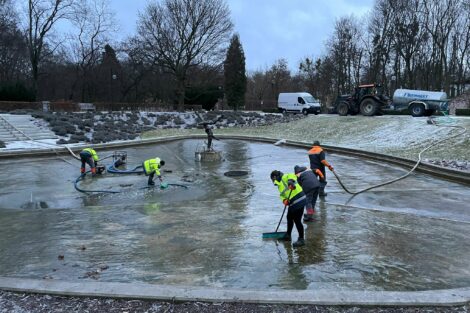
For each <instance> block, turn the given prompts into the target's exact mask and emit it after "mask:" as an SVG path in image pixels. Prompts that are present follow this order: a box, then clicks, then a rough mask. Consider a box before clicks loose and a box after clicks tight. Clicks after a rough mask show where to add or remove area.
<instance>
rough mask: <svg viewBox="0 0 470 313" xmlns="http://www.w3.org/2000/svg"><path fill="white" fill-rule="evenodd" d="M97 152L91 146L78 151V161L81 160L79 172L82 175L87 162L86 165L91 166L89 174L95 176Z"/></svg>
mask: <svg viewBox="0 0 470 313" xmlns="http://www.w3.org/2000/svg"><path fill="white" fill-rule="evenodd" d="M98 160H99V158H98V154H97V153H96V151H95V150H93V149H92V148H86V149H83V150H82V151H81V152H80V161H82V166H81V168H80V173H81V174H82V175H85V164H86V163H88V165H89V166H90V168H91V175H92V176H95V175H96V166H97V165H98Z"/></svg>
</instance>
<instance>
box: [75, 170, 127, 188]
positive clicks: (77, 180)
mask: <svg viewBox="0 0 470 313" xmlns="http://www.w3.org/2000/svg"><path fill="white" fill-rule="evenodd" d="M86 173H90V171H88V172H86ZM86 173H85V174H86ZM83 178H85V175H80V176H78V177H77V179H76V180H75V183H74V186H75V189H76V190H77V191H80V192H83V193H94V192H100V193H120V191H112V190H85V189H81V188H80V187H78V183H79V182H80V181H81V180H82V179H83Z"/></svg>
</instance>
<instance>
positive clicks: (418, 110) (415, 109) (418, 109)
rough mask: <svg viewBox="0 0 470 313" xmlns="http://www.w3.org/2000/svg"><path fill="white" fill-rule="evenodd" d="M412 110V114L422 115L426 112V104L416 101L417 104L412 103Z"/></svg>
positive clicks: (415, 115) (414, 115)
mask: <svg viewBox="0 0 470 313" xmlns="http://www.w3.org/2000/svg"><path fill="white" fill-rule="evenodd" d="M410 111H411V115H412V116H413V117H420V116H423V115H424V112H425V111H426V110H425V108H424V105H422V104H420V103H415V104H413V105H411V108H410Z"/></svg>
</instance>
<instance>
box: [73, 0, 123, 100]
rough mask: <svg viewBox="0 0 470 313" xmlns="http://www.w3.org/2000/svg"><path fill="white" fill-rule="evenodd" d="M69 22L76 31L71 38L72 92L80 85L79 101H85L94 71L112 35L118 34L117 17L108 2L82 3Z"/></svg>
mask: <svg viewBox="0 0 470 313" xmlns="http://www.w3.org/2000/svg"><path fill="white" fill-rule="evenodd" d="M70 21H71V23H72V25H73V27H74V32H73V33H72V34H71V36H70V37H71V42H70V50H69V53H70V58H71V59H72V62H73V63H74V64H75V65H76V71H77V74H76V79H75V82H74V86H73V88H72V92H73V90H74V89H75V87H76V85H77V84H79V83H80V85H81V88H80V99H81V101H86V100H87V90H88V89H89V88H88V84H89V83H90V81H91V80H90V79H89V78H90V77H89V76H90V74H91V71H92V69H93V68H94V67H95V65H96V64H97V62H98V61H99V59H100V56H101V51H103V50H104V46H105V44H106V43H107V42H108V41H109V39H110V36H111V34H112V33H113V32H115V31H116V27H115V20H114V14H113V13H112V12H111V10H110V8H109V1H108V0H83V1H81V2H80V3H79V4H78V5H77V7H76V8H75V10H74V12H73V14H72V15H71V17H70ZM70 98H73V94H71V95H70Z"/></svg>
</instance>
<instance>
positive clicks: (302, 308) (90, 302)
mask: <svg viewBox="0 0 470 313" xmlns="http://www.w3.org/2000/svg"><path fill="white" fill-rule="evenodd" d="M469 309H470V307H469V306H468V305H466V306H457V307H435V308H433V307H383V308H380V307H372V308H363V307H334V306H314V305H270V304H245V303H203V302H184V303H169V302H160V301H141V300H116V299H106V298H86V297H85V298H76V297H61V296H49V295H37V294H21V293H18V294H17V293H11V292H5V291H0V313H26V312H28V313H29V312H35V313H36V312H37V313H46V312H47V313H49V312H67V313H71V312H88V313H94V312H96V313H98V312H99V313H101V312H109V313H114V312H119V313H124V312H128V313H131V312H132V313H134V312H148V313H150V312H162V313H163V312H175V313H179V312H235V313H238V312H240V313H242V312H243V313H245V312H246V313H248V312H253V313H255V312H256V313H264V312H266V313H268V312H279V313H281V312H338V313H343V312H344V313H346V312H354V313H360V312H364V313H373V312H397V313H399V312H403V313H412V312H413V313H418V312H446V313H447V312H449V313H450V312H468V310H469Z"/></svg>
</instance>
